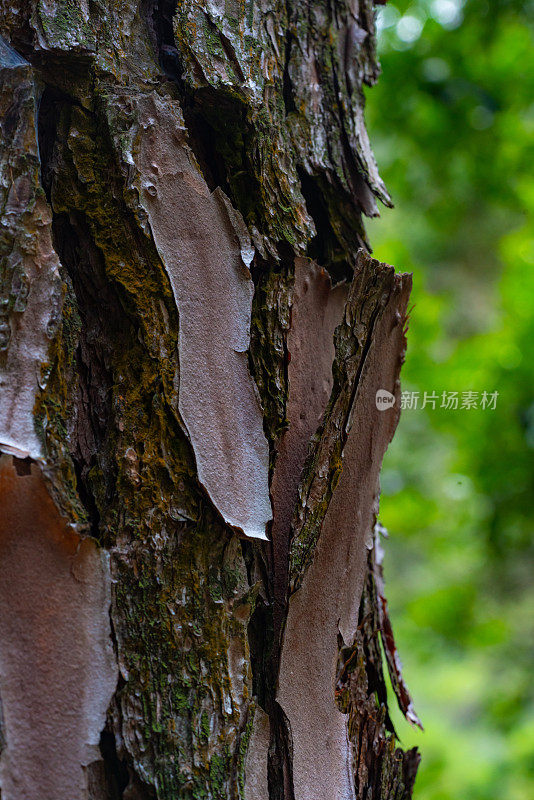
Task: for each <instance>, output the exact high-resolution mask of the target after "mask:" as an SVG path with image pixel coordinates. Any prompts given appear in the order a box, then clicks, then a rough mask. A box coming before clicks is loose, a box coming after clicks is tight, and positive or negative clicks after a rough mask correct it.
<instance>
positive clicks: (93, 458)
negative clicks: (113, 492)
mask: <svg viewBox="0 0 534 800" xmlns="http://www.w3.org/2000/svg"><path fill="white" fill-rule="evenodd" d="M53 232H54V240H55V245H56V249H57V252H58V255H59V257H60V259H61V263H62V265H63V267H64V268H65V269H66V271H67V273H68V276H69V278H70V280H71V282H72V286H73V289H74V293H75V296H76V301H77V306H78V312H79V314H80V319H81V323H82V327H81V332H80V338H79V342H78V347H77V350H76V362H77V375H78V387H77V397H76V417H75V423H74V429H73V432H72V436H71V456H72V459H73V462H74V465H75V469H76V475H77V478H78V486H77V488H78V493H79V494H80V498H81V499H82V502H83V503H84V505H85V506H86V508H87V510H88V512H89V514H90V518H91V522H92V532H93V535H97V536H98V535H99V518H100V514H99V511H98V505H97V502H96V500H95V496H94V492H93V490H92V488H91V485H90V479H89V473H90V472H91V470H93V469H97V470H98V469H101V468H102V461H101V455H102V453H103V451H104V450H105V443H106V441H107V439H108V437H109V435H110V434H111V418H112V408H111V396H112V387H113V371H112V360H113V356H114V348H115V347H116V346H118V347H121V346H122V347H125V348H127V346H128V338H129V337H130V336H133V335H135V332H134V331H133V330H131V329H130V330H129V326H128V325H127V324H126V323H125V320H124V317H123V315H122V314H121V306H122V304H121V302H120V298H119V297H118V295H117V292H116V291H115V290H114V288H113V286H112V285H111V284H110V283H109V282H108V281H107V279H106V277H105V270H104V264H103V258H102V256H101V254H100V252H99V251H98V249H97V248H96V247H95V245H94V243H93V241H92V238H91V235H90V232H89V227H88V224H87V222H86V220H85V219H84V217H83V216H82V215H81V214H77V213H74V212H72V213H71V215H70V219H69V218H67V216H66V215H65V214H60V215H57V214H55V215H54V220H53ZM106 466H107V469H106V472H107V480H106V485H107V486H110V485H111V486H113V485H114V484H115V479H116V469H115V466H114V464H113V462H112V461H111V460H109V461H107V463H106ZM107 499H108V500H111V496H109V497H108V498H107Z"/></svg>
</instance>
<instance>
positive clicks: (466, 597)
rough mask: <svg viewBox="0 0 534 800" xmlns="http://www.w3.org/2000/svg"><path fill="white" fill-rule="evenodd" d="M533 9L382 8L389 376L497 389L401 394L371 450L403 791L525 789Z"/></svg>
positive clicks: (422, 2)
mask: <svg viewBox="0 0 534 800" xmlns="http://www.w3.org/2000/svg"><path fill="white" fill-rule="evenodd" d="M533 19H534V8H533V6H532V4H530V5H525V4H524V3H519V2H515V0H509V1H508V2H507V1H506V0H501V1H500V2H498V1H496V0H467V2H465V3H463V2H461V0H415V2H404V0H393V2H391V3H388V4H387V5H386V6H384V7H382V8H381V9H380V11H379V14H378V27H379V48H380V60H381V63H382V76H381V79H380V81H379V83H378V85H377V86H376V87H374V88H373V89H372V91H369V92H368V97H367V120H368V127H369V131H370V135H371V141H372V143H373V146H374V150H375V153H376V156H377V160H378V163H379V166H380V171H381V174H382V176H383V178H384V179H385V181H386V183H387V185H388V188H389V190H390V191H391V193H392V195H393V199H394V202H395V205H396V208H395V209H394V210H391V211H390V210H385V211H384V212H383V213H382V217H381V219H380V220H377V221H373V222H372V223H371V224H370V225H369V226H368V230H369V236H370V240H371V243H372V245H373V249H374V254H375V255H376V257H377V258H379V259H381V260H383V261H387V262H389V263H392V264H395V265H396V266H397V268H399V269H402V270H407V271H411V272H412V271H413V273H414V289H413V294H412V300H413V304H414V308H413V311H412V314H411V321H410V330H409V343H408V354H407V360H406V364H405V367H404V370H403V389H404V390H407V391H419V392H420V393H421V397H422V396H423V393H424V392H425V391H426V392H436V393H437V394H438V395H439V398H440V400H441V393H442V392H443V391H448V392H451V391H458V392H460V393H462V392H464V391H474V392H479V393H482V392H483V391H488V392H493V391H498V392H499V396H498V399H497V405H496V409H495V410H494V411H492V410H490V409H487V408H486V409H485V410H483V409H481V408H477V409H473V408H472V409H469V410H468V409H463V410H461V409H459V410H456V411H454V410H445V409H440V408H439V402H438V404H437V406H438V407H436V409H435V410H432V409H431V408H429V407H427V408H426V409H425V410H421V408H420V405H421V403H419V409H417V410H405V411H404V412H403V415H402V418H401V422H400V425H399V428H398V431H397V434H396V437H395V440H394V443H393V444H392V445H391V447H390V450H389V451H388V454H387V456H386V460H385V465H384V471H383V475H382V490H383V495H382V501H381V520H382V522H383V524H384V525H385V526H386V527H387V528H388V530H389V534H390V538H389V541H388V542H387V544H386V557H385V573H386V588H387V590H388V596H389V601H390V606H391V614H392V619H393V624H394V627H395V630H396V636H397V643H398V646H399V649H400V654H401V658H402V660H403V663H404V675H405V678H406V679H407V682H408V684H409V686H410V687H411V689H412V692H413V695H414V698H415V705H416V710H417V711H418V712H419V715H420V716H421V717H422V720H423V723H424V725H425V732H424V733H419V732H417V731H414V730H413V729H411V728H410V726H409V725H408V724H407V723H406V722H404V721H403V720H402V718H401V717H400V715H396V717H395V722H396V725H397V730H398V733H399V736H400V738H401V740H402V742H403V744H404V745H405V746H410V745H414V744H417V745H418V746H419V747H420V749H421V751H422V754H423V761H422V765H421V769H420V773H419V776H418V779H417V783H416V789H415V798H416V800H532V798H534V536H533V527H534V526H533V521H534V481H533V477H534V474H533V473H534V392H533V386H534V359H533V353H534V324H533V313H532V312H533V309H534V270H533V266H534V229H533V215H532V212H533V211H534V37H533V31H532V21H533ZM460 396H461V394H460Z"/></svg>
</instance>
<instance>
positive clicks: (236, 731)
mask: <svg viewBox="0 0 534 800" xmlns="http://www.w3.org/2000/svg"><path fill="white" fill-rule="evenodd" d="M0 19H1V22H0V27H1V31H0V32H1V34H2V37H3V38H1V39H0V78H1V85H0V116H1V120H0V124H1V128H2V153H1V159H0V170H1V172H0V176H1V177H0V192H1V195H2V198H1V204H0V215H1V218H0V226H1V227H0V237H1V238H0V241H1V254H0V255H1V273H0V451H1V452H2V453H3V455H2V456H1V461H0V503H1V506H2V522H1V525H0V549H1V550H2V568H1V577H0V606H1V609H0V610H1V614H2V623H1V624H0V699H1V703H2V710H3V713H2V715H1V716H0V720H1V736H0V747H1V751H2V752H1V758H0V786H1V796H2V799H3V800H13V799H14V798H15V797H16V798H17V800H19V799H20V798H27V799H28V800H30V798H31V799H32V800H33V799H34V798H37V797H40V798H45V799H46V800H77V799H78V798H80V800H81V798H85V797H88V798H90V799H91V800H118V798H124V799H125V800H146V799H147V798H150V799H151V800H154V799H156V800H167V799H169V800H170V798H173V800H174V799H175V798H188V799H189V800H192V799H193V798H195V799H196V800H200V799H201V798H213V799H214V800H217V799H221V798H241V800H245V798H246V800H267V798H269V799H270V800H282V799H284V800H310V798H318V797H321V796H324V797H332V798H343V800H345V798H360V797H361V798H366V800H371V798H373V799H374V800H386V798H399V800H400V798H407V797H409V796H410V795H411V790H412V786H413V781H414V778H415V772H416V768H417V763H418V755H417V753H416V752H415V751H410V752H408V753H403V752H402V751H401V750H400V749H399V748H398V747H397V745H396V740H395V734H394V731H393V728H392V725H391V722H390V719H389V715H388V712H387V702H386V690H385V683H384V678H383V673H382V666H381V651H380V646H379V644H378V638H377V637H378V636H379V635H380V636H381V638H382V642H383V647H384V652H385V653H386V656H387V663H388V667H389V669H390V673H391V675H392V683H393V686H394V688H395V691H396V693H397V696H398V698H399V702H400V705H401V708H402V709H403V710H404V711H405V713H406V714H407V716H408V717H409V718H410V719H411V720H412V721H413V722H418V720H417V718H416V717H415V713H414V712H413V708H412V706H411V701H410V698H409V695H408V694H407V690H406V687H405V686H404V684H403V683H402V678H401V677H400V674H399V669H398V659H397V657H396V651H395V648H394V643H393V640H392V634H391V626H390V625H389V620H388V617H387V610H386V608H385V600H384V598H383V582H382V573H381V565H380V558H377V552H378V550H377V544H376V543H375V536H377V535H378V534H375V523H376V518H377V513H378V495H379V486H378V473H379V469H380V464H381V460H382V457H383V454H384V451H385V449H386V447H387V444H388V442H389V441H390V439H391V436H392V435H393V432H394V429H395V426H396V423H397V416H398V403H397V404H396V405H395V406H394V407H392V408H389V409H388V410H385V411H381V410H378V409H377V407H376V403H375V394H376V391H378V390H379V389H386V390H387V391H389V392H391V393H392V394H393V395H394V396H395V397H396V398H398V395H399V371H400V367H401V363H402V359H403V355H404V349H405V327H406V325H405V323H406V314H407V311H406V308H407V302H408V295H409V291H410V278H409V276H407V275H396V274H395V272H394V270H393V268H391V267H388V266H386V265H383V264H380V263H378V262H377V261H375V260H373V259H372V258H371V257H370V256H369V255H367V253H366V252H365V250H366V249H367V248H368V244H367V242H366V237H365V231H364V227H363V222H362V214H364V215H365V214H366V215H374V214H376V213H377V206H376V200H377V199H378V200H381V201H382V202H384V203H389V197H388V194H387V191H386V189H385V187H384V185H383V183H382V181H381V179H380V177H379V175H378V172H377V168H376V164H375V162H374V158H373V155H372V153H371V149H370V145H369V141H368V138H367V134H366V131H365V125H364V119H363V108H364V99H363V84H364V83H366V84H369V85H370V84H372V83H373V82H374V80H375V79H376V77H377V74H378V65H377V62H376V57H375V39H374V11H373V7H372V4H371V3H370V0H361V2H359V3H358V2H355V0H341V2H335V3H334V2H331V0H330V1H329V0H320V2H311V0H284V1H283V2H282V0H275V2H272V3H264V2H261V0H257V1H256V2H254V1H253V0H225V2H218V1H217V2H216V1H215V0H204V1H203V0H177V1H176V0H94V1H93V0H89V1H88V2H79V3H78V2H72V0H54V2H44V0H10V2H9V3H8V2H4V0H0ZM362 248H363V249H362Z"/></svg>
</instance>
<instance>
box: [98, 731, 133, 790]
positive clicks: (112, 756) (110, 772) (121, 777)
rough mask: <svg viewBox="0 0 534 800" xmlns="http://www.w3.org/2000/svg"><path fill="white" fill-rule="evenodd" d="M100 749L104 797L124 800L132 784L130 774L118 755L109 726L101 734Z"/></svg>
mask: <svg viewBox="0 0 534 800" xmlns="http://www.w3.org/2000/svg"><path fill="white" fill-rule="evenodd" d="M99 747H100V754H101V756H102V762H103V769H102V770H101V771H100V775H99V776H98V777H99V782H100V784H101V788H102V789H103V790H104V792H105V794H104V797H105V798H106V800H122V798H123V797H124V790H125V789H126V787H127V786H128V784H129V782H130V774H129V771H128V766H127V764H126V762H125V761H124V760H122V759H120V758H119V756H118V754H117V746H116V742H115V736H114V734H113V732H112V731H111V730H110V729H109V727H108V726H106V727H105V728H104V730H103V731H102V733H101V734H100V744H99Z"/></svg>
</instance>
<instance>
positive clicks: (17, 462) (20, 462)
mask: <svg viewBox="0 0 534 800" xmlns="http://www.w3.org/2000/svg"><path fill="white" fill-rule="evenodd" d="M13 466H14V467H15V472H16V473H17V475H19V476H24V475H31V473H32V459H31V458H17V456H13Z"/></svg>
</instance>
